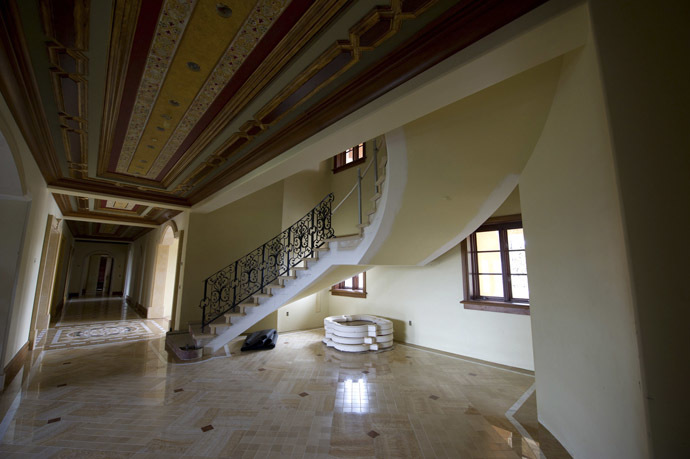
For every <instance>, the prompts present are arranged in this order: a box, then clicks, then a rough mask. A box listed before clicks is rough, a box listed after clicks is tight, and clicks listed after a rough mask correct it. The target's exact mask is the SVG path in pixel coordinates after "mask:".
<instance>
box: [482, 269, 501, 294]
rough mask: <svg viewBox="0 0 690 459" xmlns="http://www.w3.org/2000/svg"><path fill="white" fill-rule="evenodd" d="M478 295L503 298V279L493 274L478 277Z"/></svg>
mask: <svg viewBox="0 0 690 459" xmlns="http://www.w3.org/2000/svg"><path fill="white" fill-rule="evenodd" d="M479 293H480V295H481V296H494V297H502V296H503V277H502V276H501V275H494V274H480V275H479Z"/></svg>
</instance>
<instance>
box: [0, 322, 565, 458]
mask: <svg viewBox="0 0 690 459" xmlns="http://www.w3.org/2000/svg"><path fill="white" fill-rule="evenodd" d="M104 322H105V321H101V322H100V323H98V324H87V323H83V322H82V323H80V324H79V325H78V326H77V325H70V326H65V327H59V328H61V329H63V330H70V331H68V332H65V333H64V334H65V336H68V335H69V334H70V333H72V332H74V331H81V330H95V329H96V328H98V326H101V325H102V323H104ZM133 322H144V321H141V320H140V321H136V320H126V321H117V320H115V321H113V323H116V324H121V323H124V324H129V325H125V326H131V323H133ZM149 328H150V329H151V332H153V333H155V332H156V331H155V330H154V328H155V327H154V328H152V327H151V326H149ZM122 333H123V332H121V333H120V334H122ZM128 333H130V332H126V333H124V336H127V334H128ZM61 336H62V334H61ZM86 336H87V335H86V334H84V333H81V334H74V333H72V335H71V338H70V339H71V340H84V339H87V338H85V337H86ZM102 336H109V335H107V334H105V333H102V334H99V332H96V333H91V332H89V333H88V339H95V338H96V337H99V339H100V337H102ZM289 336H290V338H289V343H290V344H289V345H285V344H284V343H283V342H281V344H279V345H278V346H277V347H276V348H275V349H273V350H270V351H255V352H239V349H240V347H241V346H242V343H243V339H241V338H240V339H237V340H235V341H233V342H231V343H230V344H229V345H228V349H229V350H230V351H232V352H234V353H235V354H236V355H233V356H228V357H225V358H221V359H215V360H208V361H205V362H201V363H198V364H185V365H174V364H171V363H169V362H167V361H166V359H165V358H164V356H165V354H166V351H165V340H164V338H163V337H158V338H154V339H148V340H145V341H131V342H122V341H121V342H114V343H104V344H103V345H101V346H89V347H85V346H84V345H81V346H76V347H69V348H65V349H56V350H51V351H50V352H45V353H43V357H42V360H41V361H40V365H35V366H34V367H33V370H32V373H31V375H30V378H29V379H28V381H26V383H25V384H24V386H23V388H22V389H21V391H20V392H19V393H17V392H6V393H3V394H2V395H0V407H9V408H6V409H5V411H4V412H2V413H0V415H2V416H4V418H3V419H2V420H1V421H0V427H1V429H0V457H2V458H5V457H22V458H23V457H35V458H57V457H79V458H81V457H108V458H110V457H113V458H114V457H137V458H139V457H142V458H144V457H157V458H158V457H160V458H172V457H180V458H182V457H185V458H186V457H238V458H242V457H252V458H254V457H298V458H322V457H323V458H326V457H381V458H398V457H423V458H435V457H448V458H470V459H474V458H511V459H519V458H527V459H540V458H541V457H543V456H542V454H541V452H543V453H544V454H545V456H546V457H548V458H549V459H559V458H567V457H569V456H568V454H567V452H565V450H564V449H563V448H562V446H560V444H558V442H557V441H556V440H555V439H554V438H553V437H552V436H551V435H550V434H548V432H547V431H546V430H545V429H544V428H543V427H542V426H541V425H540V424H539V422H538V420H537V409H536V406H537V397H536V393H532V394H531V395H529V394H530V392H529V391H530V389H532V387H533V384H534V377H533V376H530V375H526V374H521V373H518V372H513V371H509V370H504V369H499V368H494V367H491V366H487V365H484V364H481V363H475V362H470V361H465V360H461V359H457V358H452V357H449V356H445V355H441V354H435V353H431V352H426V351H423V350H418V349H414V348H412V347H408V346H404V345H400V344H397V345H395V347H394V348H393V349H392V350H391V351H389V352H383V353H377V354H370V353H366V354H343V353H340V352H338V351H336V350H333V349H328V348H326V347H325V345H324V344H323V343H322V342H321V340H322V338H323V330H312V331H305V332H296V333H291V334H290V335H289ZM65 339H66V338H65ZM57 342H58V343H59V342H60V338H58V341H57ZM319 354H320V355H319ZM65 363H70V365H64V364H65ZM259 369H263V370H265V371H257V370H259ZM363 371H367V372H368V373H363ZM469 372H471V373H473V374H474V375H475V376H468V373H469ZM183 389H184V390H183ZM525 394H527V395H525ZM433 397H437V399H434V398H433ZM520 400H522V402H523V403H522V405H521V406H520V407H517V405H518V403H517V402H518V401H520ZM509 411H510V412H511V413H512V414H513V419H509V418H508V417H507V413H508V412H509ZM518 421H519V422H518ZM513 422H515V423H513ZM540 450H541V451H540Z"/></svg>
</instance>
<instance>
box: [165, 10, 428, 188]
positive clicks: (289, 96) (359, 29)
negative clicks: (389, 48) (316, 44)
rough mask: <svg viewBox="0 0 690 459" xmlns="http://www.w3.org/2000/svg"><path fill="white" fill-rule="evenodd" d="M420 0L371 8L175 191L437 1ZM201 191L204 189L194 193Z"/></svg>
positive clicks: (197, 178)
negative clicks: (413, 3)
mask: <svg viewBox="0 0 690 459" xmlns="http://www.w3.org/2000/svg"><path fill="white" fill-rule="evenodd" d="M416 3H418V5H416V7H415V8H413V9H409V10H406V11H405V12H403V7H402V1H401V0H391V3H390V6H378V7H375V8H374V9H372V10H371V11H369V13H367V14H366V15H365V16H364V17H363V18H361V19H360V20H359V21H358V22H357V23H356V24H354V25H353V26H352V27H351V28H350V31H349V37H348V39H347V40H338V41H336V42H335V43H333V45H331V46H330V47H329V48H328V49H327V50H326V51H325V52H323V53H322V54H321V55H320V56H319V57H318V58H316V59H315V60H314V61H313V62H312V63H311V64H310V65H309V66H308V67H307V68H306V69H305V70H303V71H302V72H301V73H300V74H299V75H297V76H296V77H295V78H294V79H293V80H292V81H291V82H290V83H288V84H287V85H286V86H285V87H284V88H283V89H282V90H281V91H280V92H279V93H278V94H277V95H276V96H275V97H273V98H272V99H271V100H270V101H269V102H268V103H267V104H265V105H264V106H263V107H262V108H261V109H260V110H259V111H258V112H257V113H256V114H255V115H254V118H253V119H251V120H247V121H246V122H245V123H244V124H242V126H241V127H240V129H239V131H237V132H235V133H234V134H232V135H231V136H230V137H229V138H228V139H227V140H226V141H225V142H224V143H223V145H222V146H221V147H220V148H218V149H217V150H216V151H215V152H214V153H213V154H212V155H211V156H209V158H208V159H206V161H204V162H203V163H202V164H200V165H199V166H197V168H196V169H195V170H194V171H193V172H192V173H191V174H189V175H188V176H187V177H186V178H185V179H184V180H183V181H182V182H181V183H180V184H179V185H178V186H177V187H176V188H175V190H174V191H175V192H176V193H180V194H184V193H187V192H189V191H190V190H192V189H193V188H194V187H196V186H197V185H199V184H200V183H201V182H202V181H203V180H204V179H205V178H206V177H207V176H208V175H209V174H210V173H211V172H213V171H214V170H215V169H216V168H217V167H218V166H220V165H221V164H223V163H224V162H225V161H226V160H228V159H229V158H230V157H232V156H233V155H235V154H236V153H237V152H239V151H240V150H242V149H244V148H246V147H247V145H248V144H249V143H251V142H252V141H253V140H254V139H255V138H257V137H258V136H260V135H261V134H263V133H264V132H266V130H267V129H268V128H269V127H270V126H272V125H274V124H276V123H277V122H278V121H280V120H281V119H282V118H284V117H285V116H286V115H287V114H288V113H290V112H292V111H293V110H294V109H296V108H297V107H299V106H300V105H301V104H303V103H304V102H306V101H307V100H308V99H309V98H311V97H312V96H313V95H314V94H316V93H317V92H318V91H320V90H321V89H323V88H324V87H325V86H327V85H328V84H329V83H331V82H332V81H333V80H335V79H336V78H338V77H339V76H340V75H342V74H343V73H345V72H346V71H347V70H348V69H349V68H351V67H352V66H353V65H355V64H356V63H357V62H358V61H359V60H360V57H361V54H362V52H363V51H371V50H373V49H375V48H376V47H377V46H379V45H381V44H382V43H383V42H384V41H385V40H387V39H388V38H390V37H392V36H393V35H395V34H396V33H397V32H398V31H399V30H400V24H401V22H402V21H403V20H409V19H414V18H416V17H418V16H419V15H420V14H422V13H423V12H424V11H426V10H427V9H428V8H429V7H431V6H432V5H433V4H434V3H436V0H427V1H423V2H416ZM283 151H284V150H283ZM280 153H282V151H281V152H280ZM234 169H235V165H232V166H231V167H230V168H229V169H227V170H226V171H225V172H224V173H222V175H224V174H226V173H227V171H228V170H229V171H232V170H234ZM207 186H208V185H207ZM199 193H201V191H197V192H196V193H194V194H195V195H196V194H199Z"/></svg>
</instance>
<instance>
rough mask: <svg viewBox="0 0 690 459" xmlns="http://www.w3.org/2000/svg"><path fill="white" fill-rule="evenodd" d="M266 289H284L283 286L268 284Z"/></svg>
mask: <svg viewBox="0 0 690 459" xmlns="http://www.w3.org/2000/svg"><path fill="white" fill-rule="evenodd" d="M266 288H270V289H274V288H285V286H284V285H281V284H269V285H267V286H266Z"/></svg>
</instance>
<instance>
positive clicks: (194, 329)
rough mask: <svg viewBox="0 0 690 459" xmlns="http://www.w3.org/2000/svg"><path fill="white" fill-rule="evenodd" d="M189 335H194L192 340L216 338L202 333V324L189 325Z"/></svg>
mask: <svg viewBox="0 0 690 459" xmlns="http://www.w3.org/2000/svg"><path fill="white" fill-rule="evenodd" d="M189 334H190V335H192V338H194V339H195V340H200V339H207V338H213V336H214V335H212V334H211V333H209V332H202V331H201V324H200V323H198V324H189Z"/></svg>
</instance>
